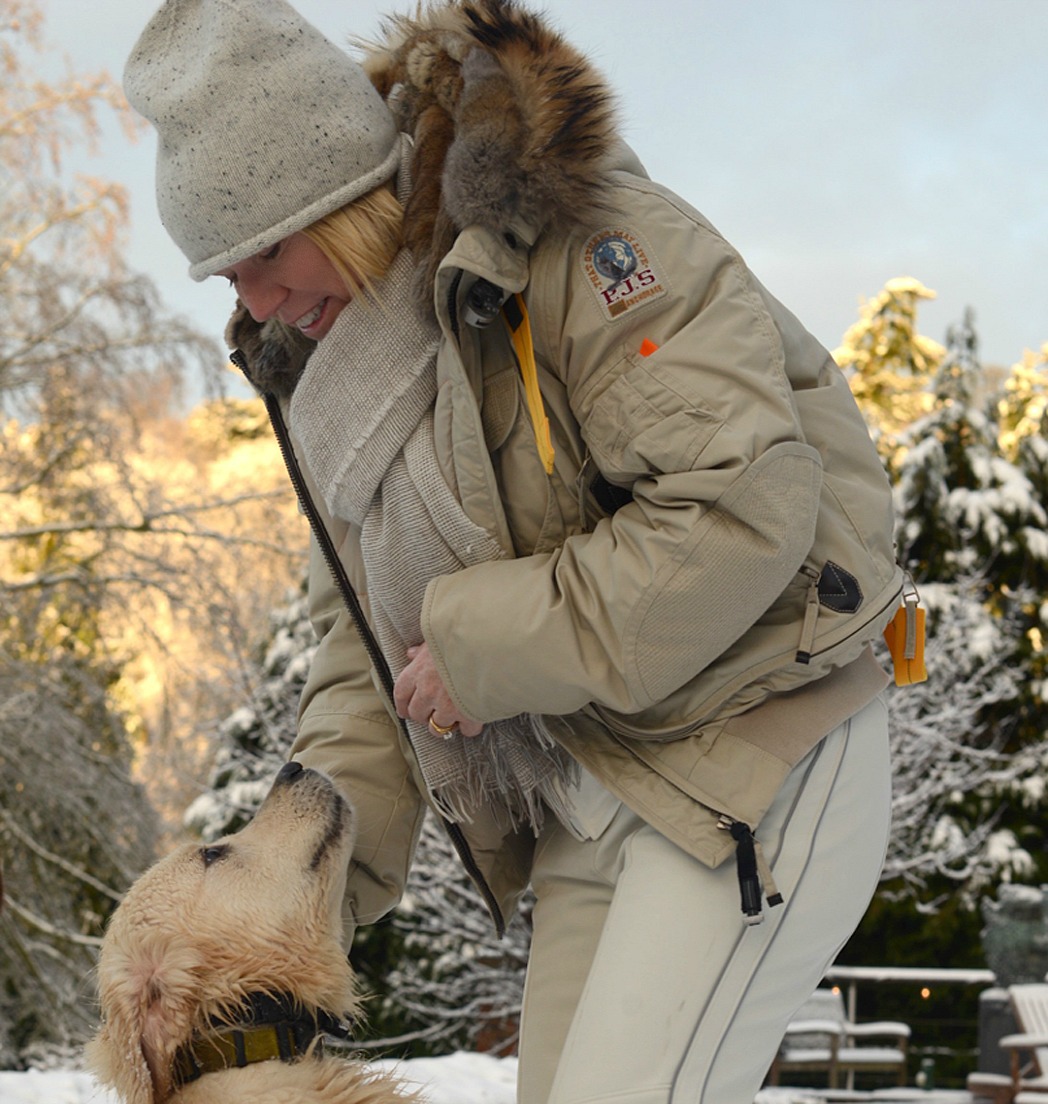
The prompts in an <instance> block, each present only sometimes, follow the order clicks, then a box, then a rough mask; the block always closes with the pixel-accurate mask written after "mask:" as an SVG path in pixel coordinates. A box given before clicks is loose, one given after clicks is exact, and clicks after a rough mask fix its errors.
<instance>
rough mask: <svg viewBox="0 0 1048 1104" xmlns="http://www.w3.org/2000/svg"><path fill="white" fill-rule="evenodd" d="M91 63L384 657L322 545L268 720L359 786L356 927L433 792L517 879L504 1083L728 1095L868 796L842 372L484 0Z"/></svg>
mask: <svg viewBox="0 0 1048 1104" xmlns="http://www.w3.org/2000/svg"><path fill="white" fill-rule="evenodd" d="M365 71H366V74H367V76H366V77H365ZM125 84H126V87H127V91H128V95H129V98H130V99H131V102H132V103H133V104H134V105H135V106H136V107H137V108H138V109H139V110H140V111H142V113H143V114H145V115H146V116H147V117H148V118H149V119H150V120H151V121H152V122H153V123H154V125H155V126H156V128H157V131H158V137H159V152H158V161H157V166H158V167H157V194H158V201H159V204H160V209H161V213H162V216H163V218H164V221H165V224H166V226H167V228H168V230H169V231H170V233H171V235H172V237H173V238H174V240H175V242H176V243H177V244H178V245H179V246H180V247H181V248H182V250H183V251H184V252H185V253H186V255H187V257H188V258H189V260H190V265H191V267H190V273H191V275H192V276H193V277H194V278H196V279H203V278H205V277H207V276H212V275H220V276H225V277H226V278H227V279H229V280H231V281H232V283H233V284H234V286H235V287H236V289H237V293H238V296H239V299H240V302H241V304H242V308H241V309H240V311H239V312H238V313H237V314H236V315H235V316H234V319H233V320H232V322H231V326H230V330H229V334H230V337H231V340H232V341H233V343H234V344H237V345H239V346H240V347H241V350H242V356H243V358H244V362H245V364H246V366H247V371H248V374H249V377H250V378H251V379H252V381H253V382H254V383H255V384H256V386H257V387H258V388H259V390H261V391H263V392H266V393H269V394H272V395H275V396H276V399H277V402H278V404H279V405H280V407H281V408H282V410H283V411H284V413H285V415H286V417H287V419H288V421H289V423H290V428H291V432H292V436H293V439H294V443H295V446H294V447H295V452H296V454H297V455H298V458H299V461H300V462H301V465H302V469H303V472H302V477H303V479H304V481H305V483H306V484H307V486H308V488H309V489H310V491H311V494H312V497H313V498H314V499H315V501H316V509H317V512H318V515H319V517H318V527H317V528H318V533H319V538H320V540H321V541H322V542H323V541H330V545H331V549H332V551H331V553H330V555H331V557H332V559H333V560H334V561H336V562H334V564H333V566H334V568H335V573H336V574H338V573H339V572H345V573H346V574H347V575H348V576H349V577H350V579H351V580H352V582H353V584H354V585H355V588H356V591H357V593H359V594H360V596H361V604H362V605H363V606H364V607H365V608H364V612H365V613H366V615H367V618H368V622H369V625H368V628H367V630H366V631H367V633H369V634H370V633H373V634H374V636H375V637H376V638H377V642H378V648H379V649H380V651H381V657H378V658H377V659H376V663H377V666H378V667H379V668H381V667H382V666H383V665H384V664H386V663H388V665H389V667H390V668H391V672H392V675H391V678H392V679H395V683H394V685H393V686H392V693H391V696H392V699H393V701H392V703H391V704H390V705H389V707H388V708H384V706H383V703H382V701H381V697H380V696H379V695H378V694H377V693H376V689H375V682H376V680H375V679H373V676H372V673H371V668H372V666H373V664H372V662H371V660H370V659H369V654H368V651H367V645H366V644H365V643H364V642H363V641H362V639H361V636H360V634H358V633H357V632H356V630H355V628H354V626H353V622H352V619H351V617H350V614H349V613H347V610H346V608H345V606H344V604H343V603H342V601H341V598H340V597H339V594H338V591H337V589H336V587H335V585H334V583H333V582H332V579H331V575H330V574H329V572H328V571H327V569H326V567H325V566H324V565H323V563H322V562H321V560H320V558H319V555H316V556H315V563H314V565H313V571H312V576H311V598H312V602H313V611H314V618H315V624H316V627H317V631H318V634H319V636H320V647H319V651H318V653H317V656H316V659H315V661H314V662H313V665H312V670H311V674H310V678H309V682H308V685H307V687H306V690H305V694H304V697H303V702H302V707H301V714H300V724H299V731H298V735H297V739H296V742H295V747H294V756H295V757H296V758H297V759H299V760H301V761H302V762H303V763H307V764H309V765H312V766H315V767H319V768H321V769H324V770H326V771H327V772H329V773H330V774H331V775H332V776H333V777H334V778H336V779H337V780H338V782H339V783H340V785H341V786H342V787H343V788H344V790H345V792H346V793H347V795H348V796H349V797H350V799H351V800H352V801H353V802H354V804H355V805H356V808H357V813H358V819H359V822H360V826H361V827H360V839H359V841H358V843H357V847H356V850H355V853H354V859H353V864H352V868H351V870H350V875H349V887H348V890H347V896H346V908H345V916H346V930H347V938H348V937H349V936H350V935H351V934H352V931H353V928H354V926H355V925H356V924H358V923H367V922H371V921H373V920H375V919H376V918H377V917H379V916H381V915H382V914H383V913H384V912H386V911H388V909H390V908H391V907H392V906H393V905H394V904H395V902H396V900H397V898H398V896H399V894H400V893H401V891H402V888H403V885H404V880H405V877H406V871H407V867H408V864H409V862H410V857H411V850H412V847H413V843H414V841H415V839H416V838H417V834H418V830H419V824H420V818H421V817H422V815H423V811H424V810H425V808H426V807H427V806H429V807H431V808H433V809H435V810H436V811H437V812H438V813H439V814H440V815H441V816H442V817H443V818H444V821H445V823H446V824H447V826H448V828H449V831H450V832H451V833H452V836H453V838H454V839H455V840H456V843H457V844H458V846H459V849H460V853H461V854H462V855H463V858H464V861H465V862H466V864H467V867H468V868H469V870H470V872H471V874H472V875H473V877H474V879H475V881H476V882H477V884H478V886H479V887H480V888H481V891H482V892H483V894H484V896H485V899H486V900H487V901H488V903H489V906H490V908H491V910H492V914H493V916H494V917H495V921H496V923H497V924H499V925H501V924H502V922H503V918H504V917H507V916H509V915H511V912H512V909H513V906H514V902H515V900H516V898H517V896H518V895H519V893H520V892H521V890H522V889H523V887H524V886H525V885H526V884H527V883H528V881H529V880H530V882H531V884H532V886H533V887H534V890H535V893H536V898H537V903H536V906H535V911H534V938H533V943H532V952H531V959H530V963H529V971H528V979H527V988H526V994H525V1004H524V1013H523V1023H522V1038H521V1049H520V1055H521V1057H520V1100H521V1101H522V1104H540V1102H546V1101H555V1102H557V1104H566V1102H569V1101H581V1100H587V1101H597V1100H605V1099H610V1098H611V1097H612V1096H615V1097H623V1098H628V1099H633V1100H636V1101H641V1100H643V1101H656V1100H658V1101H670V1100H673V1101H688V1102H695V1101H708V1102H715V1104H732V1102H738V1104H749V1102H751V1101H752V1099H753V1096H754V1093H755V1092H756V1090H757V1088H758V1087H759V1085H760V1084H761V1080H762V1078H763V1075H764V1074H765V1072H766V1070H767V1068H768V1065H769V1063H770V1061H771V1058H772V1055H773V1054H774V1051H775V1048H776V1046H777V1044H778V1041H779V1039H780V1038H781V1034H782V1030H783V1027H784V1026H785V1024H786V1022H787V1021H788V1019H789V1017H790V1014H791V1012H792V1011H793V1010H794V1009H796V1008H797V1007H798V1006H799V1005H800V1003H801V1002H802V1001H803V1000H804V999H805V998H806V997H807V996H808V995H809V994H810V992H811V991H812V989H813V988H814V987H815V986H816V985H817V984H818V982H819V980H820V978H821V977H822V974H823V972H824V970H825V969H826V967H827V966H828V964H829V963H830V962H831V961H832V960H833V958H834V956H835V954H836V952H837V951H838V950H839V948H840V946H841V945H842V944H843V943H844V941H845V940H846V939H847V937H848V936H849V935H850V934H851V932H852V930H853V929H854V927H855V925H856V924H857V923H858V921H859V919H860V917H861V916H862V913H863V911H864V909H865V907H866V905H867V903H868V901H869V899H870V896H871V895H872V893H873V890H874V887H875V885H876V882H877V878H878V875H879V871H880V864H881V860H882V858H883V850H884V846H885V841H886V835H887V830H888V818H889V769H888V762H887V734H886V729H887V724H886V716H885V707H884V703H883V700H882V691H883V689H884V686H885V684H886V682H887V678H886V676H885V675H884V673H883V672H882V671H881V669H880V667H879V666H878V664H877V663H876V662H875V661H874V659H873V657H872V653H871V651H870V642H871V641H872V640H873V639H874V638H875V637H877V636H878V635H879V634H880V633H881V631H882V629H883V628H884V625H885V624H886V622H887V621H888V620H889V619H890V617H891V616H892V614H893V613H894V612H895V610H896V608H897V606H898V601H899V594H900V589H901V588H900V573H899V571H898V569H897V567H896V565H895V563H894V560H893V555H892V544H891V512H890V493H889V488H888V485H887V482H886V479H885V476H884V473H883V471H882V469H881V465H880V464H879V462H878V460H877V457H876V455H875V452H874V450H873V448H872V446H871V444H870V441H869V438H868V436H867V433H866V430H865V428H864V425H863V423H862V420H861V418H860V416H859V414H858V411H857V409H856V407H855V404H854V402H853V400H852V398H851V395H850V393H849V391H848V387H847V384H846V382H845V381H844V379H843V377H842V376H841V374H840V372H839V371H838V370H837V368H836V366H835V365H834V364H833V362H832V360H831V359H830V357H829V356H828V355H827V353H826V351H825V350H824V349H822V348H821V347H820V346H819V345H818V344H817V343H816V342H815V340H814V339H813V338H812V337H811V336H810V335H809V334H808V333H807V332H806V331H805V330H804V329H803V328H802V327H801V325H800V324H799V323H798V322H797V321H796V319H795V318H793V316H792V315H790V314H789V313H788V312H787V311H786V310H785V309H784V308H783V307H782V306H781V305H780V304H779V303H778V302H776V301H775V300H774V299H773V298H772V297H771V296H770V295H769V294H768V293H767V292H766V291H765V290H764V288H763V287H761V285H760V284H759V283H758V282H757V280H756V279H755V278H754V277H753V276H752V275H751V274H750V272H749V271H748V270H747V269H746V267H745V265H744V264H743V262H742V260H741V259H740V258H739V256H738V255H737V253H736V252H735V251H734V250H733V249H732V248H731V246H730V245H728V243H726V242H725V241H724V240H723V238H721V237H720V235H719V234H718V233H717V231H716V230H715V229H714V228H713V227H712V226H711V225H710V224H709V223H708V222H707V221H706V220H705V219H704V218H703V217H702V216H701V215H700V214H699V213H698V212H696V211H695V210H694V209H692V208H691V207H690V206H688V205H687V204H686V203H685V202H684V201H683V200H681V199H680V198H678V197H677V196H675V195H673V194H672V193H670V192H669V191H668V190H666V189H665V188H662V187H660V186H659V185H657V184H655V183H653V182H652V181H650V180H649V179H648V178H647V177H646V175H645V173H644V171H643V169H642V167H641V166H640V164H639V163H638V162H637V160H636V158H635V157H634V156H633V154H632V153H631V152H630V151H629V150H628V149H627V148H626V147H625V146H624V145H623V144H622V143H621V141H620V140H619V138H618V136H617V135H616V133H615V129H614V125H613V121H612V113H611V110H610V107H609V94H608V92H607V90H606V89H605V87H604V85H603V82H602V81H601V79H600V77H599V76H598V75H597V74H596V73H595V72H594V71H593V69H592V68H591V67H590V66H589V65H588V63H587V62H586V61H585V59H584V58H582V57H581V56H579V55H578V54H577V53H576V52H575V51H574V50H572V48H571V47H570V46H568V45H567V44H565V43H564V42H563V41H562V40H561V39H560V38H559V37H558V36H557V35H556V34H555V33H554V32H553V31H552V30H550V29H549V27H548V26H547V25H546V24H544V23H543V22H542V21H541V20H539V19H538V18H536V17H534V16H532V15H530V14H528V13H526V12H525V11H523V10H521V9H519V8H518V7H517V6H516V5H515V4H512V3H510V2H509V0H453V2H450V3H446V4H441V5H435V6H431V7H430V8H428V9H426V10H425V11H420V12H419V13H418V15H417V16H416V17H415V18H412V19H409V18H397V19H392V20H390V21H389V22H388V23H387V25H386V27H385V40H384V42H383V43H381V44H380V45H377V46H374V47H372V48H370V49H369V50H368V51H367V55H366V60H365V65H364V69H361V68H360V67H358V66H357V65H356V64H355V63H354V62H353V61H352V60H351V59H350V58H349V57H348V56H347V55H345V54H344V53H343V52H342V51H340V50H338V49H337V48H336V47H334V46H333V45H332V44H331V43H329V42H327V41H326V40H325V39H324V38H323V37H322V36H321V35H320V34H319V33H318V32H317V31H315V29H313V28H312V27H311V26H309V25H308V24H307V23H305V22H304V21H303V20H302V19H301V18H300V17H299V16H298V15H297V14H296V13H295V12H294V11H293V10H292V9H291V8H289V7H288V6H287V5H286V4H284V3H283V2H282V0H169V2H168V3H167V4H165V5H164V7H163V8H161V9H160V11H159V12H158V13H157V15H156V16H155V17H154V19H153V21H152V22H151V23H150V24H149V26H148V27H147V28H146V30H145V32H144V34H143V36H142V38H141V39H140V41H139V43H138V45H137V46H136V48H135V51H134V53H133V54H132V57H131V59H130V61H129V63H128V68H127V72H126V75H125ZM529 319H530V324H529V321H528V320H529ZM394 712H395V713H396V714H398V715H399V717H400V718H402V719H403V721H404V724H403V727H401V728H399V729H398V726H397V724H396V722H395V720H394V718H393V716H392V714H393V713H394ZM740 891H741V895H740ZM762 895H763V896H762ZM740 902H741V907H740ZM765 903H767V905H768V907H767V908H765ZM762 919H763V923H758V921H761V920H762ZM448 920H449V923H454V918H452V917H449V918H448Z"/></svg>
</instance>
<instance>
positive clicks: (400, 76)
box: [357, 0, 615, 276]
mask: <svg viewBox="0 0 1048 1104" xmlns="http://www.w3.org/2000/svg"><path fill="white" fill-rule="evenodd" d="M383 32H384V37H383V38H382V39H381V40H379V41H377V42H370V43H369V42H364V41H359V40H358V42H357V46H358V47H359V49H360V50H361V51H362V52H363V55H364V57H363V65H364V70H365V72H366V73H367V74H368V76H369V77H370V78H371V81H372V83H373V84H374V85H375V87H376V88H377V89H378V91H379V93H380V94H381V95H382V97H383V98H384V99H385V100H386V102H387V103H388V104H389V106H390V107H391V109H392V110H393V114H394V117H395V118H396V120H397V123H398V125H399V127H400V129H401V130H402V131H403V132H404V133H406V134H409V135H410V136H411V137H412V139H413V140H414V153H413V158H412V167H411V168H412V172H411V175H412V190H411V195H410V199H409V200H408V202H407V212H406V213H407V217H406V235H407V237H406V244H407V245H408V247H409V248H410V249H411V251H412V253H413V254H414V255H415V257H416V259H417V260H418V261H419V263H420V265H423V266H424V268H425V271H426V273H427V274H428V275H429V276H432V275H433V274H434V273H435V271H436V268H437V265H438V264H439V262H440V259H441V258H442V257H443V256H444V255H445V254H446V253H447V251H448V250H449V249H450V248H451V245H452V243H453V241H454V239H455V236H456V235H457V234H458V233H459V232H460V231H461V230H463V229H465V228H466V227H467V226H473V225H477V226H481V227H484V228H485V229H487V230H489V231H491V232H492V233H494V234H496V235H499V236H502V235H505V234H512V235H514V236H515V237H518V238H523V239H524V240H525V241H527V242H528V243H529V244H531V243H533V242H534V240H535V238H536V237H537V236H538V234H539V233H541V232H542V231H543V230H549V231H551V232H554V233H558V232H570V230H571V229H572V227H573V226H576V225H578V224H580V223H582V222H586V221H588V220H591V218H592V217H593V216H595V215H597V214H598V213H599V212H600V211H602V210H603V203H602V195H603V187H602V185H603V183H604V173H605V171H606V169H607V165H608V158H609V153H610V150H611V148H612V146H613V144H614V139H615V134H614V125H613V109H612V100H611V95H610V93H609V91H608V88H607V87H606V85H605V83H604V80H603V78H602V77H601V76H600V74H599V73H597V72H596V70H595V69H594V68H593V67H592V66H591V65H590V63H589V62H588V61H587V60H586V59H585V58H584V57H583V55H582V54H580V53H579V52H578V51H577V50H575V49H574V48H573V47H572V46H570V45H569V44H568V43H567V42H565V41H564V39H563V38H562V37H561V36H560V35H559V34H558V33H557V32H556V31H554V30H553V29H552V28H551V27H550V26H549V25H548V24H547V23H545V22H544V21H543V19H541V18H540V17H539V16H537V15H534V14H532V13H530V12H527V11H525V10H524V9H523V8H522V7H520V5H519V4H517V3H516V2H515V0H451V2H450V3H447V2H445V3H432V4H430V5H429V6H428V7H426V8H425V9H423V10H420V11H419V12H418V13H417V14H416V15H414V16H410V17H409V16H391V17H389V18H388V19H387V20H386V21H385V23H384V25H383Z"/></svg>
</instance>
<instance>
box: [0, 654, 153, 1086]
mask: <svg viewBox="0 0 1048 1104" xmlns="http://www.w3.org/2000/svg"><path fill="white" fill-rule="evenodd" d="M129 759H130V752H129V749H128V747H127V741H126V737H125V735H124V731H123V725H122V722H121V719H120V718H119V717H117V716H116V715H115V714H114V713H113V712H112V710H111V709H110V708H109V706H108V703H107V701H106V696H105V693H104V691H103V690H102V689H101V688H100V687H99V686H98V683H97V680H96V679H95V677H94V672H93V671H91V670H90V669H86V670H85V669H84V667H83V665H82V664H80V663H78V662H77V660H76V658H75V657H74V656H70V655H65V656H55V657H53V659H52V662H50V663H49V664H48V665H47V666H46V667H42V666H40V665H39V664H30V663H26V662H24V661H22V660H21V659H19V658H18V657H16V656H14V655H12V654H11V653H10V652H7V651H5V649H4V647H3V645H2V643H0V855H2V856H3V859H4V862H3V866H4V902H3V909H2V911H0V1069H8V1068H18V1067H20V1066H23V1065H25V1064H26V1063H28V1062H30V1061H32V1060H34V1059H35V1058H43V1057H45V1056H46V1055H47V1054H49V1053H53V1052H55V1051H56V1050H58V1051H65V1050H68V1049H69V1048H73V1047H77V1046H79V1045H80V1044H82V1043H83V1041H84V1040H85V1039H86V1038H87V1036H88V1034H89V1033H90V1032H91V1031H92V1030H93V1028H94V1025H95V1022H96V1020H95V1015H96V1013H95V1008H94V1001H93V984H92V972H93V968H94V963H95V955H96V953H97V949H98V945H99V942H100V939H101V935H102V928H103V923H104V920H105V918H106V917H107V916H108V915H109V913H110V912H112V910H113V909H114V908H115V907H116V903H117V901H119V899H120V895H121V894H122V893H123V892H124V891H125V890H126V889H127V887H128V886H129V885H130V884H131V882H132V881H133V880H134V878H135V877H136V876H137V875H138V874H139V873H140V872H141V870H142V869H144V867H145V866H146V865H147V864H148V862H149V861H150V860H151V858H152V857H153V853H154V852H153V848H154V844H155V840H156V834H157V822H156V817H155V815H154V814H153V810H152V808H151V806H150V804H149V802H148V801H147V800H146V797H145V795H144V793H143V792H142V789H141V787H139V786H137V785H136V784H134V783H133V782H132V780H131V778H130V775H129V771H128V768H127V766H126V764H127V762H128V760H129Z"/></svg>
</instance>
